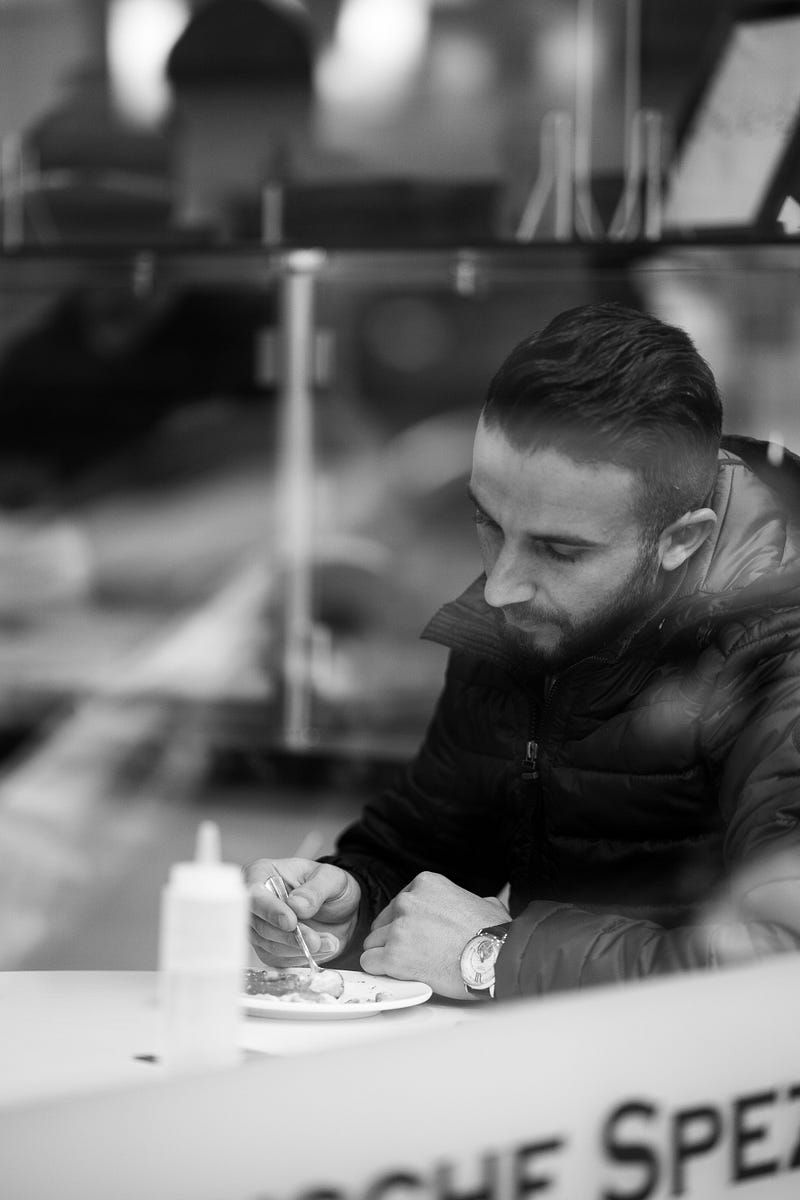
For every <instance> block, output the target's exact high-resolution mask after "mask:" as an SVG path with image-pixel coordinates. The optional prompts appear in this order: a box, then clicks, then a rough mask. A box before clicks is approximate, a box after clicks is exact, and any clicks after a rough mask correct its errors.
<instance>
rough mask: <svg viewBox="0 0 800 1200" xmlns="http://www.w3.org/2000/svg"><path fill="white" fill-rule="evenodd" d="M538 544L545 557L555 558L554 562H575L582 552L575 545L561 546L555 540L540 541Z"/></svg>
mask: <svg viewBox="0 0 800 1200" xmlns="http://www.w3.org/2000/svg"><path fill="white" fill-rule="evenodd" d="M539 544H540V546H541V548H542V550H543V551H544V553H545V554H546V555H547V557H548V558H552V559H555V561H556V562H566V563H572V562H576V561H577V559H579V558H580V556H581V554H583V553H584V551H582V550H581V549H579V548H577V547H575V546H561V545H559V544H558V543H557V542H540V543H539Z"/></svg>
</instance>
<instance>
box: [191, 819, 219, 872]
mask: <svg viewBox="0 0 800 1200" xmlns="http://www.w3.org/2000/svg"><path fill="white" fill-rule="evenodd" d="M194 860H195V862H200V863H218V862H221V860H222V846H221V842H220V834H219V825H218V824H217V822H216V821H201V822H200V825H199V826H198V829H197V840H196V842H195V848H194Z"/></svg>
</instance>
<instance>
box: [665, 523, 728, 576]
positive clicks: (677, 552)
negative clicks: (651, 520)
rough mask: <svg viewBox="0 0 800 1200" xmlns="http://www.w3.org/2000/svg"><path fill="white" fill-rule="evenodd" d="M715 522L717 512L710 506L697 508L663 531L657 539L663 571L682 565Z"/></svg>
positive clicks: (710, 530)
mask: <svg viewBox="0 0 800 1200" xmlns="http://www.w3.org/2000/svg"><path fill="white" fill-rule="evenodd" d="M716 524H717V514H716V513H715V512H714V510H713V509H711V508H697V509H695V510H694V511H693V512H687V513H684V514H683V516H682V517H679V518H678V520H677V521H673V522H672V524H671V525H668V526H667V528H666V529H665V530H664V531H663V533H662V534H661V536H660V538H659V539H658V557H659V562H660V564H661V566H662V568H663V570H665V571H674V570H675V569H676V568H677V567H681V566H683V564H684V563H685V562H686V560H687V559H689V558H691V557H692V555H693V554H694V552H695V551H696V550H699V549H700V547H701V546H702V544H703V542H704V541H705V540H706V538H707V537H708V536H709V535H710V534H711V533H712V531H713V530H714V527H715V526H716Z"/></svg>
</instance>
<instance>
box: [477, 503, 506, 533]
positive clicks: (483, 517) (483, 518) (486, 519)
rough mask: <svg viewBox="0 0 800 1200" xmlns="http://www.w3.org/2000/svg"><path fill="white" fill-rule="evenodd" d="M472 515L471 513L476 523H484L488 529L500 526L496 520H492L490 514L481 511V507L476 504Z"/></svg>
mask: <svg viewBox="0 0 800 1200" xmlns="http://www.w3.org/2000/svg"><path fill="white" fill-rule="evenodd" d="M472 515H473V518H474V520H475V524H476V525H486V526H487V527H488V528H489V529H499V528H500V526H499V525H498V524H497V522H496V521H493V520H492V518H491V517H490V516H487V514H486V513H485V512H484V511H483V509H482V508H479V507H478V505H477V504H476V505H475V507H474V509H473V514H472Z"/></svg>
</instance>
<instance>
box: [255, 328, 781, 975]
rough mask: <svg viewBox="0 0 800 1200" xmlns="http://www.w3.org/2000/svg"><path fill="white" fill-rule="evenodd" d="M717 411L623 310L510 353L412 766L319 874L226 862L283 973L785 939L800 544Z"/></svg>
mask: <svg viewBox="0 0 800 1200" xmlns="http://www.w3.org/2000/svg"><path fill="white" fill-rule="evenodd" d="M721 415H722V414H721V404H720V400H719V396H718V393H717V388H716V385H715V382H714V379H713V376H712V374H711V371H710V369H709V367H708V366H707V364H706V363H705V362H704V361H703V359H702V358H701V357H700V356H699V355H698V354H697V352H696V350H695V348H694V346H693V345H692V342H691V341H690V339H689V338H688V336H687V335H686V334H685V333H683V332H682V331H681V330H679V329H676V328H674V327H671V326H668V325H665V324H662V323H661V322H660V321H658V320H656V319H655V318H653V317H651V316H648V315H646V314H644V313H640V312H636V311H632V310H629V309H626V308H622V307H620V306H616V305H598V306H587V307H583V308H578V309H574V310H571V311H569V312H566V313H564V314H562V315H561V316H558V317H556V318H555V319H554V320H553V321H552V322H551V323H550V324H549V325H548V326H547V327H546V328H545V329H544V330H543V331H542V332H540V333H538V334H535V335H534V336H533V337H531V338H529V339H527V340H526V341H524V342H523V343H521V344H520V345H519V346H518V347H517V348H516V349H515V350H514V351H513V352H512V354H511V355H510V357H509V358H508V359H507V361H506V362H505V363H504V364H503V366H502V367H501V368H500V370H499V372H498V373H497V375H496V376H495V378H494V380H493V381H492V383H491V385H490V387H489V392H488V397H487V400H486V403H485V405H484V408H483V411H482V413H481V416H480V420H479V423H478V428H477V432H476V436H475V444H474V456H473V464H472V476H471V480H470V487H469V491H470V496H471V499H472V502H473V504H474V508H475V520H476V523H477V531H478V540H479V543H480V548H481V552H482V556H483V562H484V567H485V575H484V576H483V577H482V578H481V579H480V580H479V581H477V583H476V584H475V585H473V586H472V587H471V588H469V589H468V591H467V592H466V593H465V594H464V595H463V596H462V597H460V599H458V600H457V601H455V603H453V604H449V605H446V606H445V607H444V608H443V609H442V610H441V611H440V612H439V613H438V614H437V615H436V616H435V617H434V619H433V621H432V622H431V623H430V625H429V626H428V628H427V630H426V631H425V636H427V637H429V638H433V639H434V640H437V641H440V642H443V643H445V644H446V645H447V646H449V647H450V650H451V657H450V661H449V665H448V670H447V678H446V682H445V687H444V691H443V693H442V696H441V698H440V700H439V703H438V706H437V709H436V712H435V715H434V717H433V720H432V722H431V725H430V727H429V730H428V733H427V735H426V738H425V741H424V744H423V746H422V748H421V750H420V752H419V754H418V756H417V758H416V760H415V761H414V762H413V763H412V764H411V766H410V768H409V769H408V771H407V772H406V774H405V777H404V778H403V780H402V782H400V783H398V785H397V786H395V787H394V788H392V789H390V790H389V791H387V792H386V793H385V794H384V795H382V796H381V797H380V798H379V799H378V800H376V801H375V802H373V803H371V804H369V805H368V806H367V807H366V809H365V811H364V813H363V815H362V817H361V818H360V820H359V821H358V822H356V823H355V824H354V825H353V826H352V827H351V828H349V829H348V830H346V831H345V833H344V834H343V836H342V837H341V839H340V841H339V845H338V847H337V854H336V855H335V856H333V857H331V858H329V859H327V860H323V861H322V862H321V863H310V862H306V861H303V860H298V859H287V860H281V861H279V862H277V863H275V864H274V865H273V863H272V861H271V860H260V861H258V862H256V863H254V864H252V866H251V867H250V868H248V877H249V880H250V882H251V884H252V888H253V897H254V899H253V922H252V928H253V933H252V939H253V945H254V947H255V949H256V951H257V953H258V954H259V956H260V957H261V958H262V960H263V961H265V962H267V963H272V964H275V965H280V964H288V963H295V962H297V961H299V960H298V956H297V949H296V945H295V943H294V935H293V930H294V928H295V926H296V924H297V921H298V919H299V920H300V921H301V922H302V923H303V927H304V929H307V930H308V935H307V936H308V942H309V946H310V948H311V950H312V951H316V952H317V953H318V955H319V957H320V958H321V959H325V960H331V961H332V962H334V963H338V964H339V965H344V966H358V965H359V963H360V965H361V968H362V969H363V970H365V971H369V972H373V973H377V974H386V975H390V976H393V977H398V978H409V979H418V980H423V981H425V982H427V983H429V984H430V985H431V986H432V987H433V988H434V990H435V991H436V992H438V993H440V994H442V995H445V996H451V997H459V996H460V997H462V998H466V997H467V996H470V995H473V996H490V995H495V994H496V995H497V996H498V997H506V996H512V995H516V994H540V993H545V992H550V991H555V990H558V989H563V988H573V987H581V986H588V985H591V984H596V983H602V982H612V981H620V980H625V979H632V978H638V977H642V976H648V975H656V974H661V973H664V972H670V971H680V970H690V969H695V968H701V967H715V966H718V965H722V964H724V963H726V962H731V961H738V960H739V959H740V958H741V957H742V956H743V955H760V954H767V953H772V952H775V951H780V950H789V949H796V948H797V947H798V946H800V789H798V782H799V781H800V525H798V524H797V523H796V522H795V519H794V518H793V516H792V515H791V512H790V511H789V510H788V508H787V507H786V505H785V504H784V502H783V501H782V500H781V499H780V498H779V496H778V494H777V493H776V492H775V491H774V490H772V489H771V488H770V487H768V486H767V484H766V483H765V482H764V481H763V480H762V479H761V478H760V477H759V475H758V474H757V473H756V472H755V471H754V470H752V469H751V468H750V467H748V466H747V465H746V464H745V462H744V461H743V459H742V458H741V457H740V456H739V455H738V454H735V453H733V452H731V451H730V450H729V449H728V448H727V447H723V448H721V441H720V433H721ZM726 441H727V440H726ZM733 441H735V442H736V443H737V445H738V446H739V447H740V449H741V450H743V451H746V452H747V453H748V455H749V456H750V457H754V458H757V457H760V458H761V459H762V460H763V459H764V454H763V449H760V448H759V446H758V444H756V443H748V442H747V440H746V439H733ZM784 466H785V470H784V472H783V473H780V472H774V471H773V474H775V475H776V478H777V479H778V480H779V481H780V480H781V479H782V478H783V474H786V475H790V474H791V473H793V472H794V471H796V470H797V469H798V467H800V464H797V460H794V459H793V458H792V456H788V455H787V456H786V460H785V464H784ZM770 470H771V468H769V466H768V464H767V463H766V461H765V460H764V466H763V472H764V473H767V472H769V471H770ZM798 478H800V476H799V477H798ZM773 863H776V864H777V866H776V867H775V869H774V870H773V869H772V864H773ZM275 868H277V869H278V870H279V872H280V873H281V874H282V875H283V876H284V878H285V879H286V880H287V883H288V884H289V885H290V888H293V889H295V890H294V891H292V893H291V895H290V900H289V905H288V906H280V905H278V904H277V903H275V902H274V901H270V900H269V899H268V897H267V896H264V895H262V891H263V889H261V888H260V886H259V885H260V884H261V883H262V882H263V880H264V879H265V878H266V876H267V875H268V874H269V872H270V871H271V870H273V869H275ZM506 883H508V885H509V888H508V892H507V895H508V907H506V906H505V904H504V903H503V902H502V900H501V899H500V898H498V897H499V895H500V894H503V888H504V884H506ZM712 905H713V907H712Z"/></svg>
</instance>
